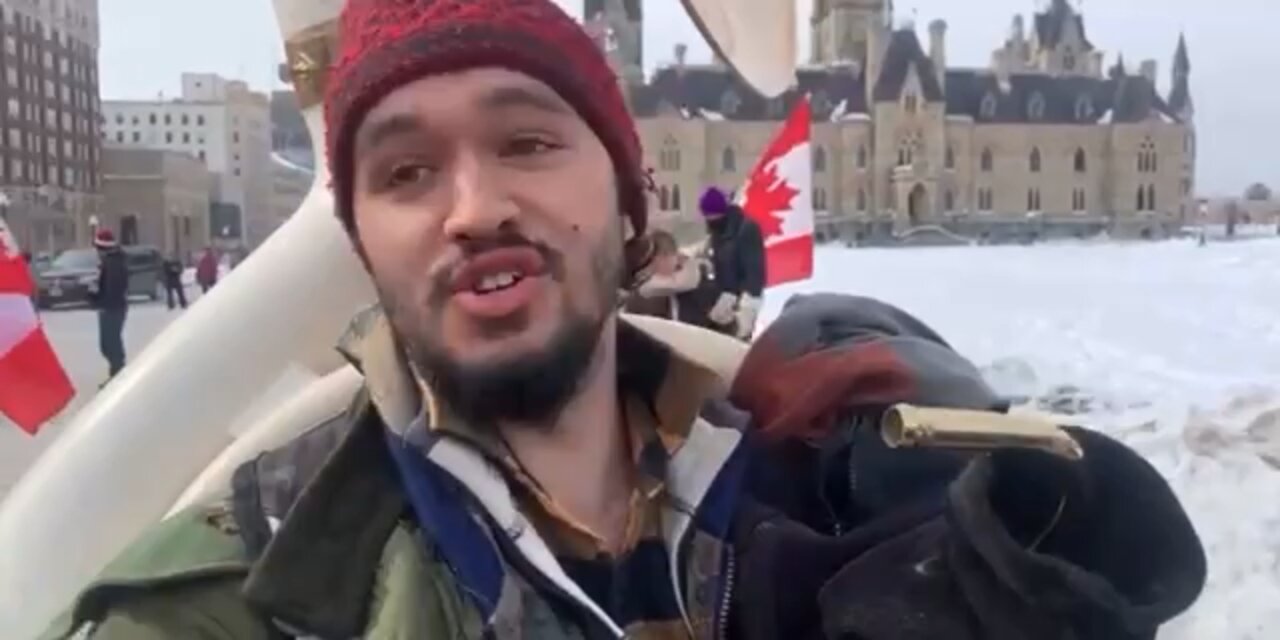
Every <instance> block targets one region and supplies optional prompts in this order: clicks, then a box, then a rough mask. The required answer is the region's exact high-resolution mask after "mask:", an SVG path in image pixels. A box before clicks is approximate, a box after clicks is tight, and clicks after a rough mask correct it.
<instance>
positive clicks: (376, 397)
mask: <svg viewBox="0 0 1280 640" xmlns="http://www.w3.org/2000/svg"><path fill="white" fill-rule="evenodd" d="M355 326H356V329H355V330H354V331H353V333H352V334H351V336H349V338H348V339H347V341H346V343H345V345H344V346H345V350H346V351H347V353H348V354H349V355H350V356H351V357H352V358H353V359H354V360H355V361H357V362H358V363H359V366H360V367H361V369H362V372H363V373H364V374H365V380H366V387H365V389H364V390H363V391H362V393H361V396H360V397H359V398H357V399H356V401H355V402H354V403H353V405H352V407H351V409H350V410H349V411H348V413H347V414H346V415H343V416H338V417H335V418H333V419H331V420H329V421H327V422H325V423H324V424H321V425H318V426H316V427H314V428H312V429H310V430H309V431H307V433H305V434H304V435H302V436H300V437H298V438H297V439H295V440H294V441H293V442H291V443H290V444H288V445H287V446H285V447H283V448H281V449H279V450H275V451H271V452H267V453H264V454H262V455H261V456H259V457H258V458H257V459H256V460H253V461H250V462H248V463H246V464H244V465H243V466H241V467H240V468H239V469H238V470H237V471H236V473H235V475H234V480H233V482H232V487H229V488H228V491H227V495H226V496H225V497H224V498H222V499H219V500H218V501H217V502H216V503H214V504H211V505H206V506H201V507H198V508H193V509H190V510H187V511H186V512H183V513H180V514H178V515H175V516H173V517H171V518H169V519H167V520H165V521H164V522H162V523H161V524H159V525H158V526H157V527H155V528H154V529H152V530H151V531H149V532H148V533H146V534H145V535H144V536H143V537H142V538H141V539H139V540H138V541H137V542H136V543H135V544H133V545H132V546H131V547H130V548H129V550H127V551H126V552H125V553H124V554H123V555H121V556H120V557H119V558H117V559H116V560H115V561H114V562H113V563H111V565H110V566H109V567H108V568H107V569H106V570H105V571H104V572H103V573H102V574H101V575H100V577H99V578H98V579H97V580H95V581H94V582H93V583H92V584H91V585H89V586H88V588H87V589H86V590H85V591H83V592H82V593H81V595H80V596H79V597H78V598H77V600H76V601H75V602H74V603H73V604H72V606H71V607H70V608H69V610H68V612H67V613H66V614H65V615H64V616H63V617H62V618H61V619H60V620H59V621H58V622H57V623H56V624H55V625H53V627H52V628H51V629H50V630H49V631H48V632H47V634H46V635H45V636H44V637H45V638H73V637H81V638H90V639H92V640H152V639H155V640H159V639H160V638H182V639H209V640H213V639H218V640H232V639H234V640H254V639H259V638H261V639H267V638H272V639H275V638H309V639H310V638H324V639H326V640H329V639H332V640H349V639H351V638H367V639H370V640H383V639H387V640H389V639H393V638H394V639H404V640H409V639H415V640H417V639H428V640H433V639H444V638H479V637H492V638H550V639H555V638H565V639H578V638H584V637H593V638H598V637H610V636H612V637H621V636H622V632H621V629H620V628H619V626H618V625H617V624H615V623H614V622H613V621H612V620H610V619H609V617H608V615H607V614H605V613H604V612H603V611H602V610H601V609H600V608H599V607H598V606H597V605H596V604H595V603H593V602H592V601H591V599H590V598H588V597H587V596H586V595H585V594H584V593H583V592H582V590H581V589H580V588H579V587H578V586H577V585H576V584H575V583H574V582H573V581H572V580H570V579H569V578H568V576H567V575H566V573H565V572H564V570H563V569H562V568H561V567H560V565H559V563H558V561H557V560H556V558H555V556H553V555H552V553H551V552H550V550H549V549H548V547H547V544H546V543H545V542H544V541H543V540H542V539H541V537H540V536H539V534H538V532H537V531H536V530H534V529H533V527H532V526H531V525H530V524H529V522H528V520H527V519H526V518H525V517H524V516H523V514H521V513H520V512H519V510H518V509H517V508H516V506H515V502H514V501H513V498H512V495H511V491H510V489H509V488H508V486H507V484H506V481H505V480H504V479H503V477H502V476H501V475H500V474H499V472H498V470H497V468H496V466H495V465H494V464H493V463H491V462H490V461H489V460H488V459H486V458H484V457H483V456H482V455H481V454H480V453H479V452H478V451H477V450H475V449H473V448H471V447H469V446H468V445H466V444H465V443H464V442H461V441H460V440H458V439H453V438H443V439H440V440H439V441H437V442H435V443H434V444H433V446H432V447H430V448H429V450H425V452H424V459H425V460H426V461H427V462H428V463H429V465H430V466H431V468H432V469H433V470H434V471H435V475H434V476H433V477H434V479H435V481H436V484H435V485H434V487H433V488H431V489H430V491H435V492H437V497H438V498H440V500H439V501H438V502H439V505H438V513H439V515H440V517H439V519H438V520H439V521H438V522H432V523H431V524H429V525H426V526H425V527H422V528H420V526H419V524H418V523H417V522H418V519H416V518H414V517H413V515H412V513H413V509H411V506H416V504H415V505H411V502H412V501H413V500H415V499H416V498H414V497H412V496H411V495H410V491H409V490H408V489H406V484H405V483H404V482H403V481H402V477H401V476H399V475H398V473H397V470H396V469H397V462H398V461H397V459H396V458H397V456H398V455H399V454H398V453H396V451H395V446H404V445H403V444H397V443H402V442H407V440H404V441H401V440H396V438H401V437H403V436H404V433H403V432H405V431H407V430H409V429H410V428H412V429H413V430H415V431H416V430H419V429H420V428H421V427H422V426H423V425H422V423H423V421H424V420H426V419H427V417H426V416H427V415H428V414H429V413H430V412H428V411H423V410H422V406H421V404H420V396H418V395H417V394H416V393H410V389H413V388H414V386H413V385H414V383H413V381H412V380H411V378H410V376H409V375H408V369H407V367H406V365H405V363H404V361H403V358H402V357H401V355H400V353H399V350H398V349H397V348H396V347H395V342H394V340H393V339H392V337H391V334H390V327H389V326H388V324H387V323H386V321H385V318H384V317H382V316H381V314H373V315H366V316H364V317H363V318H362V319H361V320H360V321H358V322H357V324H356V325H355ZM622 330H623V331H628V332H638V330H636V329H634V328H632V327H629V326H625V325H624V327H623V329H622ZM640 343H641V344H645V345H648V346H646V347H645V348H646V349H650V350H651V352H650V353H647V354H644V356H643V357H644V358H645V359H646V361H654V360H655V359H656V360H657V361H662V362H668V363H684V364H693V363H692V361H690V360H688V359H686V357H685V356H684V355H683V354H677V353H675V352H674V351H673V350H671V349H670V348H669V347H667V346H665V345H662V344H661V343H659V342H657V341H655V340H652V339H650V338H644V339H643V340H641V341H640ZM670 366H675V365H670ZM693 366H698V365H696V364H693ZM668 368H670V367H668ZM662 375H663V376H664V377H665V376H666V375H667V374H666V373H665V372H664V373H663V374H662ZM659 388H661V385H659ZM740 439H741V433H740V431H739V430H738V429H736V428H733V427H719V426H713V425H712V424H710V423H709V422H707V421H706V420H705V419H703V418H701V417H697V418H695V419H694V420H693V424H692V428H691V430H690V433H689V437H688V440H687V441H686V443H685V444H684V445H683V446H682V447H681V448H680V450H679V451H678V452H677V453H676V454H675V455H674V456H673V457H672V459H671V461H670V466H669V472H668V475H669V477H668V482H669V489H668V490H669V492H670V493H671V495H672V499H671V501H670V502H671V505H670V506H669V507H664V509H663V514H662V522H661V524H662V530H663V533H664V538H665V539H666V541H667V548H668V551H669V554H670V568H671V576H669V578H670V582H669V583H668V584H654V585H653V588H665V589H673V590H675V591H676V596H677V601H678V602H679V603H680V605H681V614H682V617H683V619H684V622H685V625H686V627H687V630H688V631H689V632H690V636H691V637H694V638H699V639H702V638H708V639H709V638H715V637H722V633H721V632H720V630H721V629H722V628H723V626H724V624H725V622H724V620H723V617H724V615H725V611H726V610H727V603H728V599H729V597H730V593H729V588H730V584H731V580H729V579H728V575H729V574H730V573H731V570H732V569H731V564H732V561H731V560H730V558H731V556H732V548H731V546H730V545H728V544H727V543H725V541H724V536H725V535H726V532H727V526H728V525H727V523H725V522H720V523H716V522H715V521H716V519H717V517H718V516H716V517H711V516H708V515H707V514H704V513H702V509H701V507H700V506H699V505H702V504H703V503H704V502H715V503H716V504H717V505H719V507H718V508H716V509H715V511H716V512H717V513H725V514H727V513H728V512H729V510H728V509H724V508H723V506H724V505H725V504H726V503H725V501H724V496H713V495H712V494H714V493H715V492H716V491H718V489H716V488H715V487H720V486H725V487H736V486H737V483H736V482H718V480H720V479H721V477H722V476H723V475H725V474H728V473H734V472H735V471H734V470H735V469H738V468H740V467H741V464H739V463H738V462H736V461H737V460H738V459H739V458H740V456H738V455H737V451H738V449H739V447H738V444H739V442H740ZM389 444H390V445H391V446H389ZM415 455H417V452H415ZM713 485H715V486H714V487H713ZM713 498H714V500H713ZM459 516H461V517H459ZM441 522H443V523H446V524H448V525H449V526H441V524H440V523H441ZM428 528H429V529H431V530H430V531H427V529H428ZM460 549H461V552H459V550H460ZM485 563H491V565H486V564H485ZM477 564H479V565H481V566H480V569H479V570H477V569H476V566H475V565H477ZM486 567H489V568H492V567H499V569H500V570H499V571H498V572H497V573H496V574H495V573H493V572H492V571H488V570H487V569H486ZM491 578H492V579H491ZM552 602H555V605H554V606H553V605H552V604H551V603H552ZM565 605H568V606H565Z"/></svg>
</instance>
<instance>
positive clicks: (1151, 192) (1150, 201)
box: [1147, 184, 1156, 211]
mask: <svg viewBox="0 0 1280 640" xmlns="http://www.w3.org/2000/svg"><path fill="white" fill-rule="evenodd" d="M1147 209H1148V210H1150V211H1155V210H1156V186H1155V185H1154V184H1149V185H1147Z"/></svg>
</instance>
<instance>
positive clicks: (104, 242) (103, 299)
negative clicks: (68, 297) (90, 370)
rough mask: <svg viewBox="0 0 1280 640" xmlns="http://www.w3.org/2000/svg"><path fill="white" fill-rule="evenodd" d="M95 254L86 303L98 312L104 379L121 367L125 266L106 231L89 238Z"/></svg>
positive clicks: (126, 289) (125, 311) (126, 294)
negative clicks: (94, 282) (95, 267)
mask: <svg viewBox="0 0 1280 640" xmlns="http://www.w3.org/2000/svg"><path fill="white" fill-rule="evenodd" d="M93 246H94V248H96V249H97V250H98V282H97V285H96V288H95V289H94V290H93V291H91V292H90V301H91V302H92V303H93V305H94V306H95V307H97V309H98V347H99V349H100V350H101V352H102V357H104V358H106V359H107V371H108V373H107V379H108V380H110V379H111V378H114V377H115V375H116V374H117V373H120V370H121V369H123V368H124V364H125V349H124V321H125V318H126V317H127V316H128V314H129V264H128V261H126V260H125V255H124V251H122V250H121V249H120V245H119V244H118V243H117V242H116V237H115V234H113V233H112V232H111V230H110V229H98V231H97V232H96V233H95V234H94V236H93Z"/></svg>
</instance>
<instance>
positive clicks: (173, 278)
mask: <svg viewBox="0 0 1280 640" xmlns="http://www.w3.org/2000/svg"><path fill="white" fill-rule="evenodd" d="M182 269H183V266H182V260H179V259H178V256H176V255H173V256H170V257H169V259H167V260H165V261H164V292H165V297H166V299H167V301H168V303H169V309H170V310H173V306H174V299H175V298H177V301H178V304H179V305H180V306H181V307H182V308H183V309H186V308H187V291H186V289H185V288H183V286H182Z"/></svg>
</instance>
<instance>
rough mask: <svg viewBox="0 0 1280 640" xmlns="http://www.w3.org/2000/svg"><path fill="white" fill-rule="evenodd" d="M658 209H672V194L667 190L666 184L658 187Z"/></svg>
mask: <svg viewBox="0 0 1280 640" xmlns="http://www.w3.org/2000/svg"><path fill="white" fill-rule="evenodd" d="M658 210H659V211H670V210H671V194H670V193H669V192H668V191H667V185H665V184H664V185H662V186H661V187H658Z"/></svg>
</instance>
